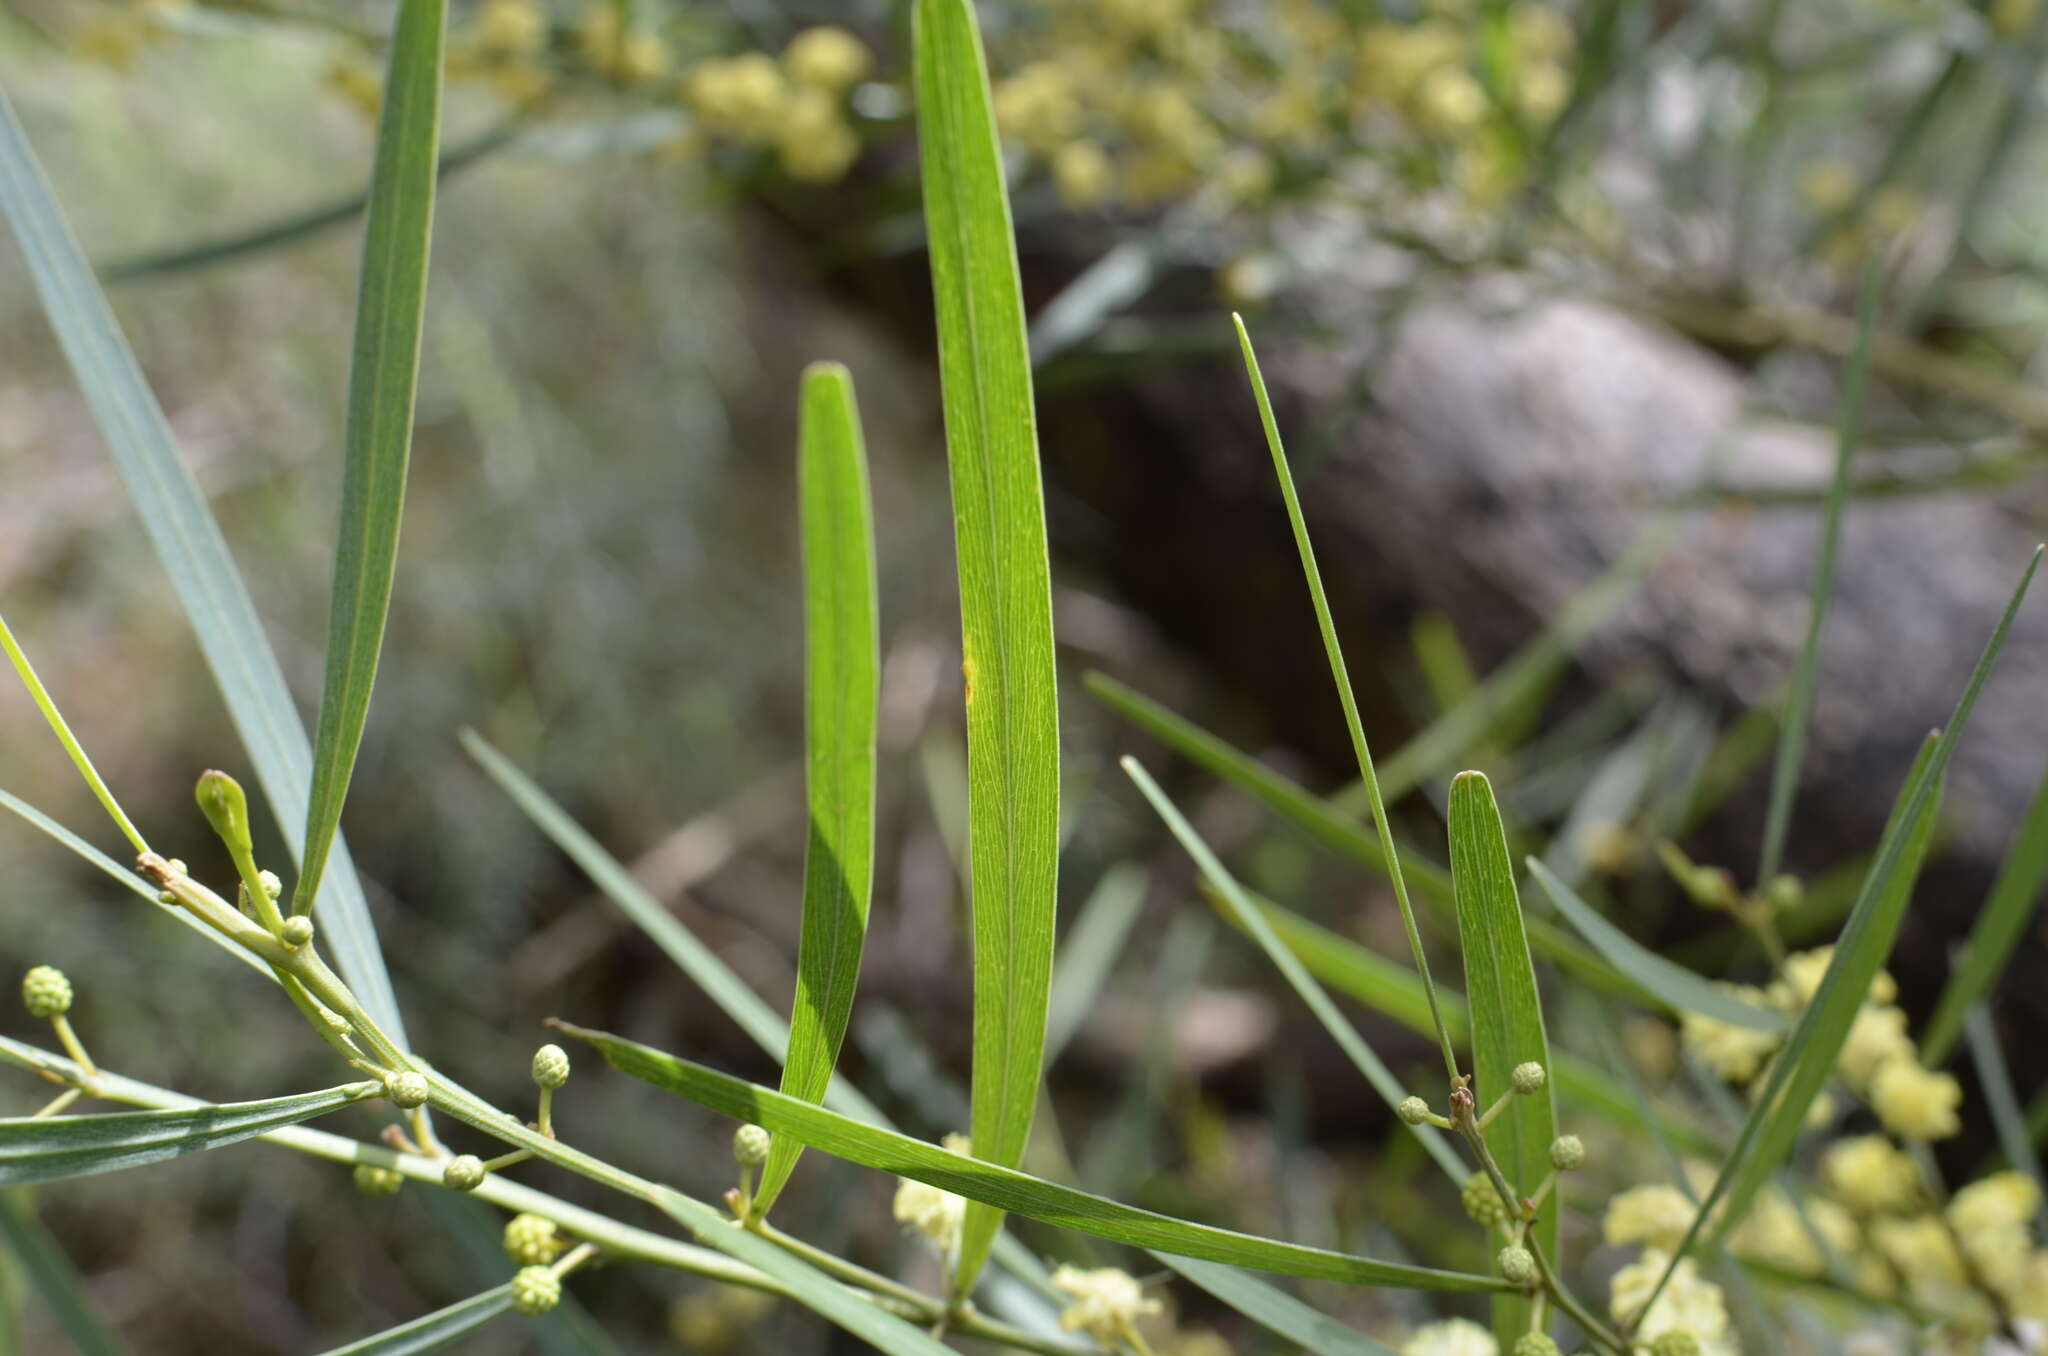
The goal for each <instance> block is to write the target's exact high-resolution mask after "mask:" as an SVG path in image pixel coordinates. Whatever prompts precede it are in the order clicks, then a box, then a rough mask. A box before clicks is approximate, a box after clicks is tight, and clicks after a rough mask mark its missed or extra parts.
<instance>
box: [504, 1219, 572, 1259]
mask: <svg viewBox="0 0 2048 1356" xmlns="http://www.w3.org/2000/svg"><path fill="white" fill-rule="evenodd" d="M561 1251H562V1239H561V1236H560V1235H559V1234H557V1233H556V1232H555V1222H554V1221H553V1220H551V1219H542V1218H541V1217H540V1216H539V1215H514V1216H513V1217H512V1218H511V1219H509V1220H507V1221H505V1255H506V1256H507V1257H509V1258H511V1259H512V1260H513V1261H515V1262H517V1263H519V1265H521V1266H524V1267H539V1266H546V1265H547V1264H548V1263H549V1262H552V1261H554V1260H555V1258H556V1257H557V1256H558V1255H559V1254H560V1253H561Z"/></svg>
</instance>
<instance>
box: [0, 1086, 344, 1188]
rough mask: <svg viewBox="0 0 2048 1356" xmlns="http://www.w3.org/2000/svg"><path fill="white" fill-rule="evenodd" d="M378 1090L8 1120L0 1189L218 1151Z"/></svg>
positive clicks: (1, 1127)
mask: <svg viewBox="0 0 2048 1356" xmlns="http://www.w3.org/2000/svg"><path fill="white" fill-rule="evenodd" d="M382 1091H383V1085H382V1084H379V1083H345V1084H343V1085H342V1086H340V1087H335V1088H328V1089H326V1090H325V1091H323V1092H302V1093H299V1094H297V1095H296V1096H292V1097H272V1098H269V1099H267V1100H265V1101H261V1102H226V1103H222V1104H220V1105H218V1106H207V1107H188V1108H180V1109H178V1110H176V1111H112V1112H106V1113H103V1114H98V1115H91V1116H45V1117H38V1116H18V1117H9V1118H7V1119H5V1120H0V1187H8V1186H21V1185H23V1184H25V1183H29V1182H54V1181H58V1180H60V1179H63V1178H67V1177H89V1176H91V1175H93V1174H94V1173H101V1172H115V1171H117V1170H119V1169H121V1168H135V1167H141V1166H142V1165H143V1164H145V1163H160V1162H162V1161H163V1160H165V1159H167V1158H179V1157H182V1156H183V1155H185V1154H194V1153H200V1152H203V1151H204V1150H207V1149H218V1148H220V1147H221V1146H223V1145H227V1144H234V1143H236V1142H238V1141H240V1140H245V1139H249V1138H252V1137H253V1136H256V1135H261V1134H264V1133H265V1132H267V1131H271V1130H276V1129H278V1128H280V1127H281V1126H286V1125H297V1124H298V1123H299V1122H300V1121H305V1120H311V1119H312V1118H313V1117H315V1116H324V1115H326V1114H327V1113H328V1112H330V1111H339V1110H340V1109H341V1108H342V1107H345V1106H347V1105H349V1104H350V1103H351V1102H359V1101H361V1100H362V1099H363V1098H365V1097H369V1096H375V1095H377V1094H379V1093H381V1092H382Z"/></svg>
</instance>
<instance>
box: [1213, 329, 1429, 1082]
mask: <svg viewBox="0 0 2048 1356" xmlns="http://www.w3.org/2000/svg"><path fill="white" fill-rule="evenodd" d="M1230 320H1231V323H1232V324H1233V325H1235V326H1236V327H1237V342H1238V346H1239V347H1240V348H1241V349H1243V350H1244V367H1245V373H1246V375H1247V376H1249V377H1250V378H1251V383H1252V397H1253V399H1254V400H1255V401H1256V402H1257V404H1258V407H1259V424H1260V426H1261V427H1263V428H1264V429H1265V431H1266V449H1267V451H1268V452H1269V453H1270V454H1271V456H1272V458H1273V475H1274V477H1275V479H1277V480H1278V481H1279V482H1280V497H1281V499H1282V500H1283V501H1284V502H1285V503H1286V505H1287V521H1288V524H1289V525H1290V526H1291V527H1292V528H1293V529H1294V545H1295V549H1296V552H1297V553H1298V554H1299V555H1300V556H1301V572H1302V575H1303V577H1304V578H1305V579H1306V581H1307V583H1308V595H1309V600H1310V601H1311V602H1312V603H1314V604H1315V612H1316V626H1317V627H1318V629H1320V630H1321V631H1322V633H1323V653H1324V654H1325V655H1326V656H1327V657H1328V659H1329V661H1330V677H1331V679H1332V680H1333V681H1334V682H1335V683H1336V685H1337V701H1338V704H1339V705H1340V706H1342V707H1343V710H1344V728H1345V730H1347V731H1348V732H1349V733H1350V735H1351V751H1352V753H1353V754H1354V755H1356V757H1357V759H1358V776H1359V779H1360V780H1361V781H1362V782H1364V783H1365V797H1366V803H1367V805H1368V806H1369V807H1370V808H1371V810H1372V822H1373V827H1374V828H1375V829H1377V830H1379V838H1380V848H1381V850H1382V851H1383V852H1384V853H1385V854H1386V858H1387V878H1388V879H1389V880H1391V881H1392V882H1393V883H1394V902H1395V903H1396V904H1397V905H1399V906H1400V910H1401V926H1402V927H1403V928H1404V929H1406V930H1407V933H1408V950H1409V953H1410V954H1411V955H1413V956H1414V958H1415V970H1416V973H1417V974H1419V975H1421V976H1422V983H1423V992H1424V994H1425V995H1427V997H1428V999H1429V1012H1430V1020H1431V1022H1432V1023H1433V1024H1434V1026H1435V1027H1436V1038H1437V1043H1438V1045H1439V1046H1441V1047H1442V1054H1443V1057H1444V1070H1445V1073H1446V1074H1447V1075H1448V1076H1449V1077H1450V1078H1452V1079H1455V1078H1457V1076H1458V1057H1457V1056H1456V1055H1455V1054H1453V1053H1452V1051H1451V1033H1450V1032H1449V1031H1448V1030H1447V1029H1446V1028H1445V1027H1444V1019H1443V1014H1442V1013H1441V1012H1439V1011H1438V1010H1437V1001H1436V988H1435V986H1434V985H1432V984H1430V982H1429V957H1428V956H1427V955H1426V954H1425V953H1424V951H1423V949H1422V933H1421V932H1420V930H1418V929H1417V927H1416V925H1415V906H1414V905H1413V904H1412V903H1410V902H1409V899H1408V878H1407V877H1406V876H1404V875H1403V874H1402V872H1401V853H1400V849H1399V848H1397V847H1396V846H1395V845H1394V830H1393V828H1392V826H1391V825H1389V824H1388V823H1387V807H1386V803H1385V801H1384V800H1383V799H1382V797H1381V795H1380V783H1379V778H1378V777H1377V776H1375V775H1374V773H1373V766H1372V750H1371V749H1370V748H1368V747H1367V745H1366V739H1365V725H1364V722H1363V721H1361V720H1360V719H1359V715H1358V696H1357V694H1356V693H1354V692H1353V691H1352V690H1351V674H1350V672H1349V670H1348V669H1347V668H1346V666H1345V663H1344V647H1343V646H1342V645H1340V644H1339V643H1338V641H1337V623H1336V620H1335V618H1333V617H1332V616H1331V615H1330V599H1329V596H1328V594H1327V593H1325V592H1324V590H1323V574H1322V571H1321V570H1320V569H1318V568H1317V566H1316V553H1315V548H1314V547H1313V546H1312V545H1310V543H1309V538H1308V521H1307V519H1305V518H1304V517H1303V516H1302V512H1301V498H1300V496H1299V495H1297V494H1296V493H1295V490H1294V473H1293V471H1291V470H1289V469H1288V466H1287V449H1286V448H1285V447H1284V446H1282V445H1281V442H1280V425H1279V422H1278V421H1277V420H1275V419H1274V418H1273V402H1272V400H1271V399H1269V398H1268V397H1267V395H1266V379H1265V377H1264V376H1262V375H1261V374H1260V372H1259V359H1258V355H1257V354H1255V353H1253V352H1252V337H1251V334H1250V333H1249V332H1248V331H1247V330H1246V329H1245V327H1244V318H1243V317H1242V316H1237V315H1233V316H1231V318H1230Z"/></svg>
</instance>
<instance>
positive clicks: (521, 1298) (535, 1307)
mask: <svg viewBox="0 0 2048 1356" xmlns="http://www.w3.org/2000/svg"><path fill="white" fill-rule="evenodd" d="M561 1302H562V1280H561V1277H559V1276H557V1275H555V1273H554V1272H552V1271H549V1270H548V1269H547V1268H546V1267H521V1268H519V1270H518V1271H517V1272H515V1273H513V1276H512V1307H513V1308H514V1309H517V1310H518V1311H519V1312H520V1313H522V1314H544V1313H546V1312H547V1311H548V1310H550V1309H552V1308H554V1307H555V1306H556V1305H557V1304H560V1303H561Z"/></svg>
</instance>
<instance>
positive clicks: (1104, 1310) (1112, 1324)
mask: <svg viewBox="0 0 2048 1356" xmlns="http://www.w3.org/2000/svg"><path fill="white" fill-rule="evenodd" d="M1052 1288H1053V1289H1055V1290H1059V1291H1063V1292H1065V1293H1066V1294H1068V1295H1070V1296H1072V1297H1073V1302H1072V1303H1070V1304H1069V1305H1067V1307H1066V1308H1065V1309H1063V1310H1061V1311H1060V1327H1061V1328H1062V1329H1063V1330H1064V1331H1067V1332H1085V1333H1087V1334H1088V1335H1089V1336H1090V1337H1092V1338H1094V1339H1095V1340H1096V1341H1098V1342H1100V1343H1101V1344H1102V1345H1103V1346H1104V1347H1106V1348H1108V1349H1110V1350H1112V1351H1113V1350H1115V1349H1116V1348H1117V1346H1118V1344H1119V1343H1123V1342H1128V1343H1130V1345H1131V1346H1133V1347H1136V1348H1138V1349H1139V1350H1143V1349H1144V1348H1143V1343H1142V1341H1141V1340H1140V1339H1139V1337H1138V1320H1139V1319H1141V1318H1146V1317H1149V1316H1150V1315H1153V1314H1156V1313H1158V1312H1159V1310H1160V1304H1159V1301H1158V1300H1156V1299H1147V1298H1146V1297H1145V1291H1144V1289H1143V1287H1141V1286H1140V1285H1139V1284H1138V1281H1137V1279H1136V1278H1135V1277H1133V1276H1132V1275H1131V1274H1130V1273H1129V1272H1125V1271H1119V1270H1117V1269H1116V1268H1115V1267H1101V1268H1098V1269H1096V1270H1093V1271H1083V1270H1082V1269H1080V1268H1079V1267H1071V1266H1062V1267H1060V1268H1059V1269H1058V1270H1056V1271H1054V1272H1053V1274H1052Z"/></svg>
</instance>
